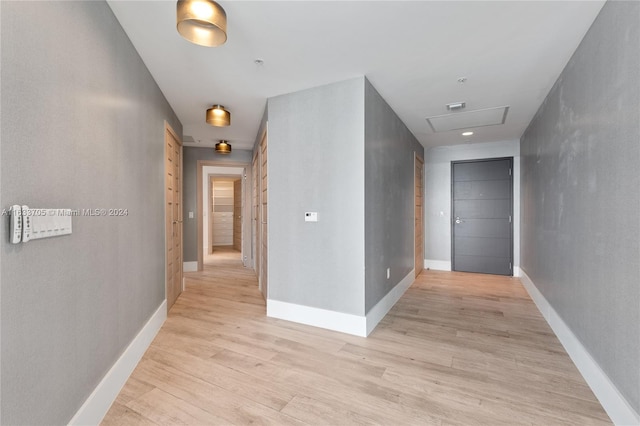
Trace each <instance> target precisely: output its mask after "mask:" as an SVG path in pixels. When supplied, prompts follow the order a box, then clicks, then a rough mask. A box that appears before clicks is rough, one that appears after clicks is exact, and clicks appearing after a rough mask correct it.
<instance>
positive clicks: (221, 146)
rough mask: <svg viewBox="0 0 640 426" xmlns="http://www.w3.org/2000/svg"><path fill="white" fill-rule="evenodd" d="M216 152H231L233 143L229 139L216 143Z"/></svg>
mask: <svg viewBox="0 0 640 426" xmlns="http://www.w3.org/2000/svg"><path fill="white" fill-rule="evenodd" d="M216 152H217V153H218V154H231V144H230V143H229V141H223V140H221V141H220V142H218V143H217V144H216Z"/></svg>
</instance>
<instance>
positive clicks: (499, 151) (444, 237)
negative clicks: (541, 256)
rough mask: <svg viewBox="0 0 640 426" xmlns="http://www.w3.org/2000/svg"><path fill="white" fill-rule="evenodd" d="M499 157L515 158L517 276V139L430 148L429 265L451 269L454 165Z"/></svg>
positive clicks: (517, 255)
mask: <svg viewBox="0 0 640 426" xmlns="http://www.w3.org/2000/svg"><path fill="white" fill-rule="evenodd" d="M499 157H513V169H514V170H513V250H514V253H513V265H514V268H513V269H514V274H515V273H517V271H518V267H519V265H520V250H519V247H520V220H519V218H520V142H519V141H518V140H511V141H502V142H488V143H477V144H461V145H450V146H439V147H433V148H429V149H427V152H426V158H425V175H424V176H425V177H424V187H425V201H424V204H425V207H424V215H425V218H424V220H425V243H424V244H425V247H424V253H425V260H426V264H427V265H429V264H439V265H449V269H451V162H452V161H462V160H480V159H485V158H499ZM433 269H438V268H433ZM443 269H446V267H443Z"/></svg>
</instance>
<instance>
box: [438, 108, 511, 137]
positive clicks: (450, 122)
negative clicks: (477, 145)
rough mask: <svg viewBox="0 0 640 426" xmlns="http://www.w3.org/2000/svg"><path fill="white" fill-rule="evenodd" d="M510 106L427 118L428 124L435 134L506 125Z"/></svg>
mask: <svg viewBox="0 0 640 426" xmlns="http://www.w3.org/2000/svg"><path fill="white" fill-rule="evenodd" d="M508 112H509V106H508V105H507V106H501V107H494V108H485V109H476V110H474V111H466V112H455V113H453V114H444V115H436V116H433V117H427V123H429V126H430V127H431V130H433V131H434V133H439V132H448V131H450V130H460V129H469V128H472V127H484V126H496V125H498V124H504V122H505V120H506V119H507V113H508Z"/></svg>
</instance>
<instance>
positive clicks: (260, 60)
mask: <svg viewBox="0 0 640 426" xmlns="http://www.w3.org/2000/svg"><path fill="white" fill-rule="evenodd" d="M253 63H254V64H256V65H258V66H260V65H264V61H263V60H262V59H256V60H255V61H253Z"/></svg>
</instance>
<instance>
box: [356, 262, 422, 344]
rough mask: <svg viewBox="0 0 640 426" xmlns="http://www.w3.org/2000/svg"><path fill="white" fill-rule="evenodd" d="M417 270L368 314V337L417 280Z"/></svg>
mask: <svg viewBox="0 0 640 426" xmlns="http://www.w3.org/2000/svg"><path fill="white" fill-rule="evenodd" d="M415 275H416V270H415V269H412V270H411V272H410V273H409V274H408V275H407V276H406V277H404V278H403V279H402V281H400V282H399V283H398V284H396V286H395V287H394V288H392V289H391V291H390V292H389V293H387V295H386V296H384V297H383V298H382V299H381V300H380V301H379V302H378V303H376V306H374V307H373V308H371V309H370V310H369V312H368V313H367V317H366V318H367V336H368V335H369V334H370V333H371V332H372V331H373V330H374V329H375V328H376V326H377V325H378V323H379V322H380V321H382V318H384V316H385V315H387V313H388V312H389V310H390V309H391V308H393V305H395V304H396V302H397V301H398V300H400V298H401V297H402V295H403V294H404V292H405V291H407V289H408V288H409V287H411V284H413V281H414V280H415Z"/></svg>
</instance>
